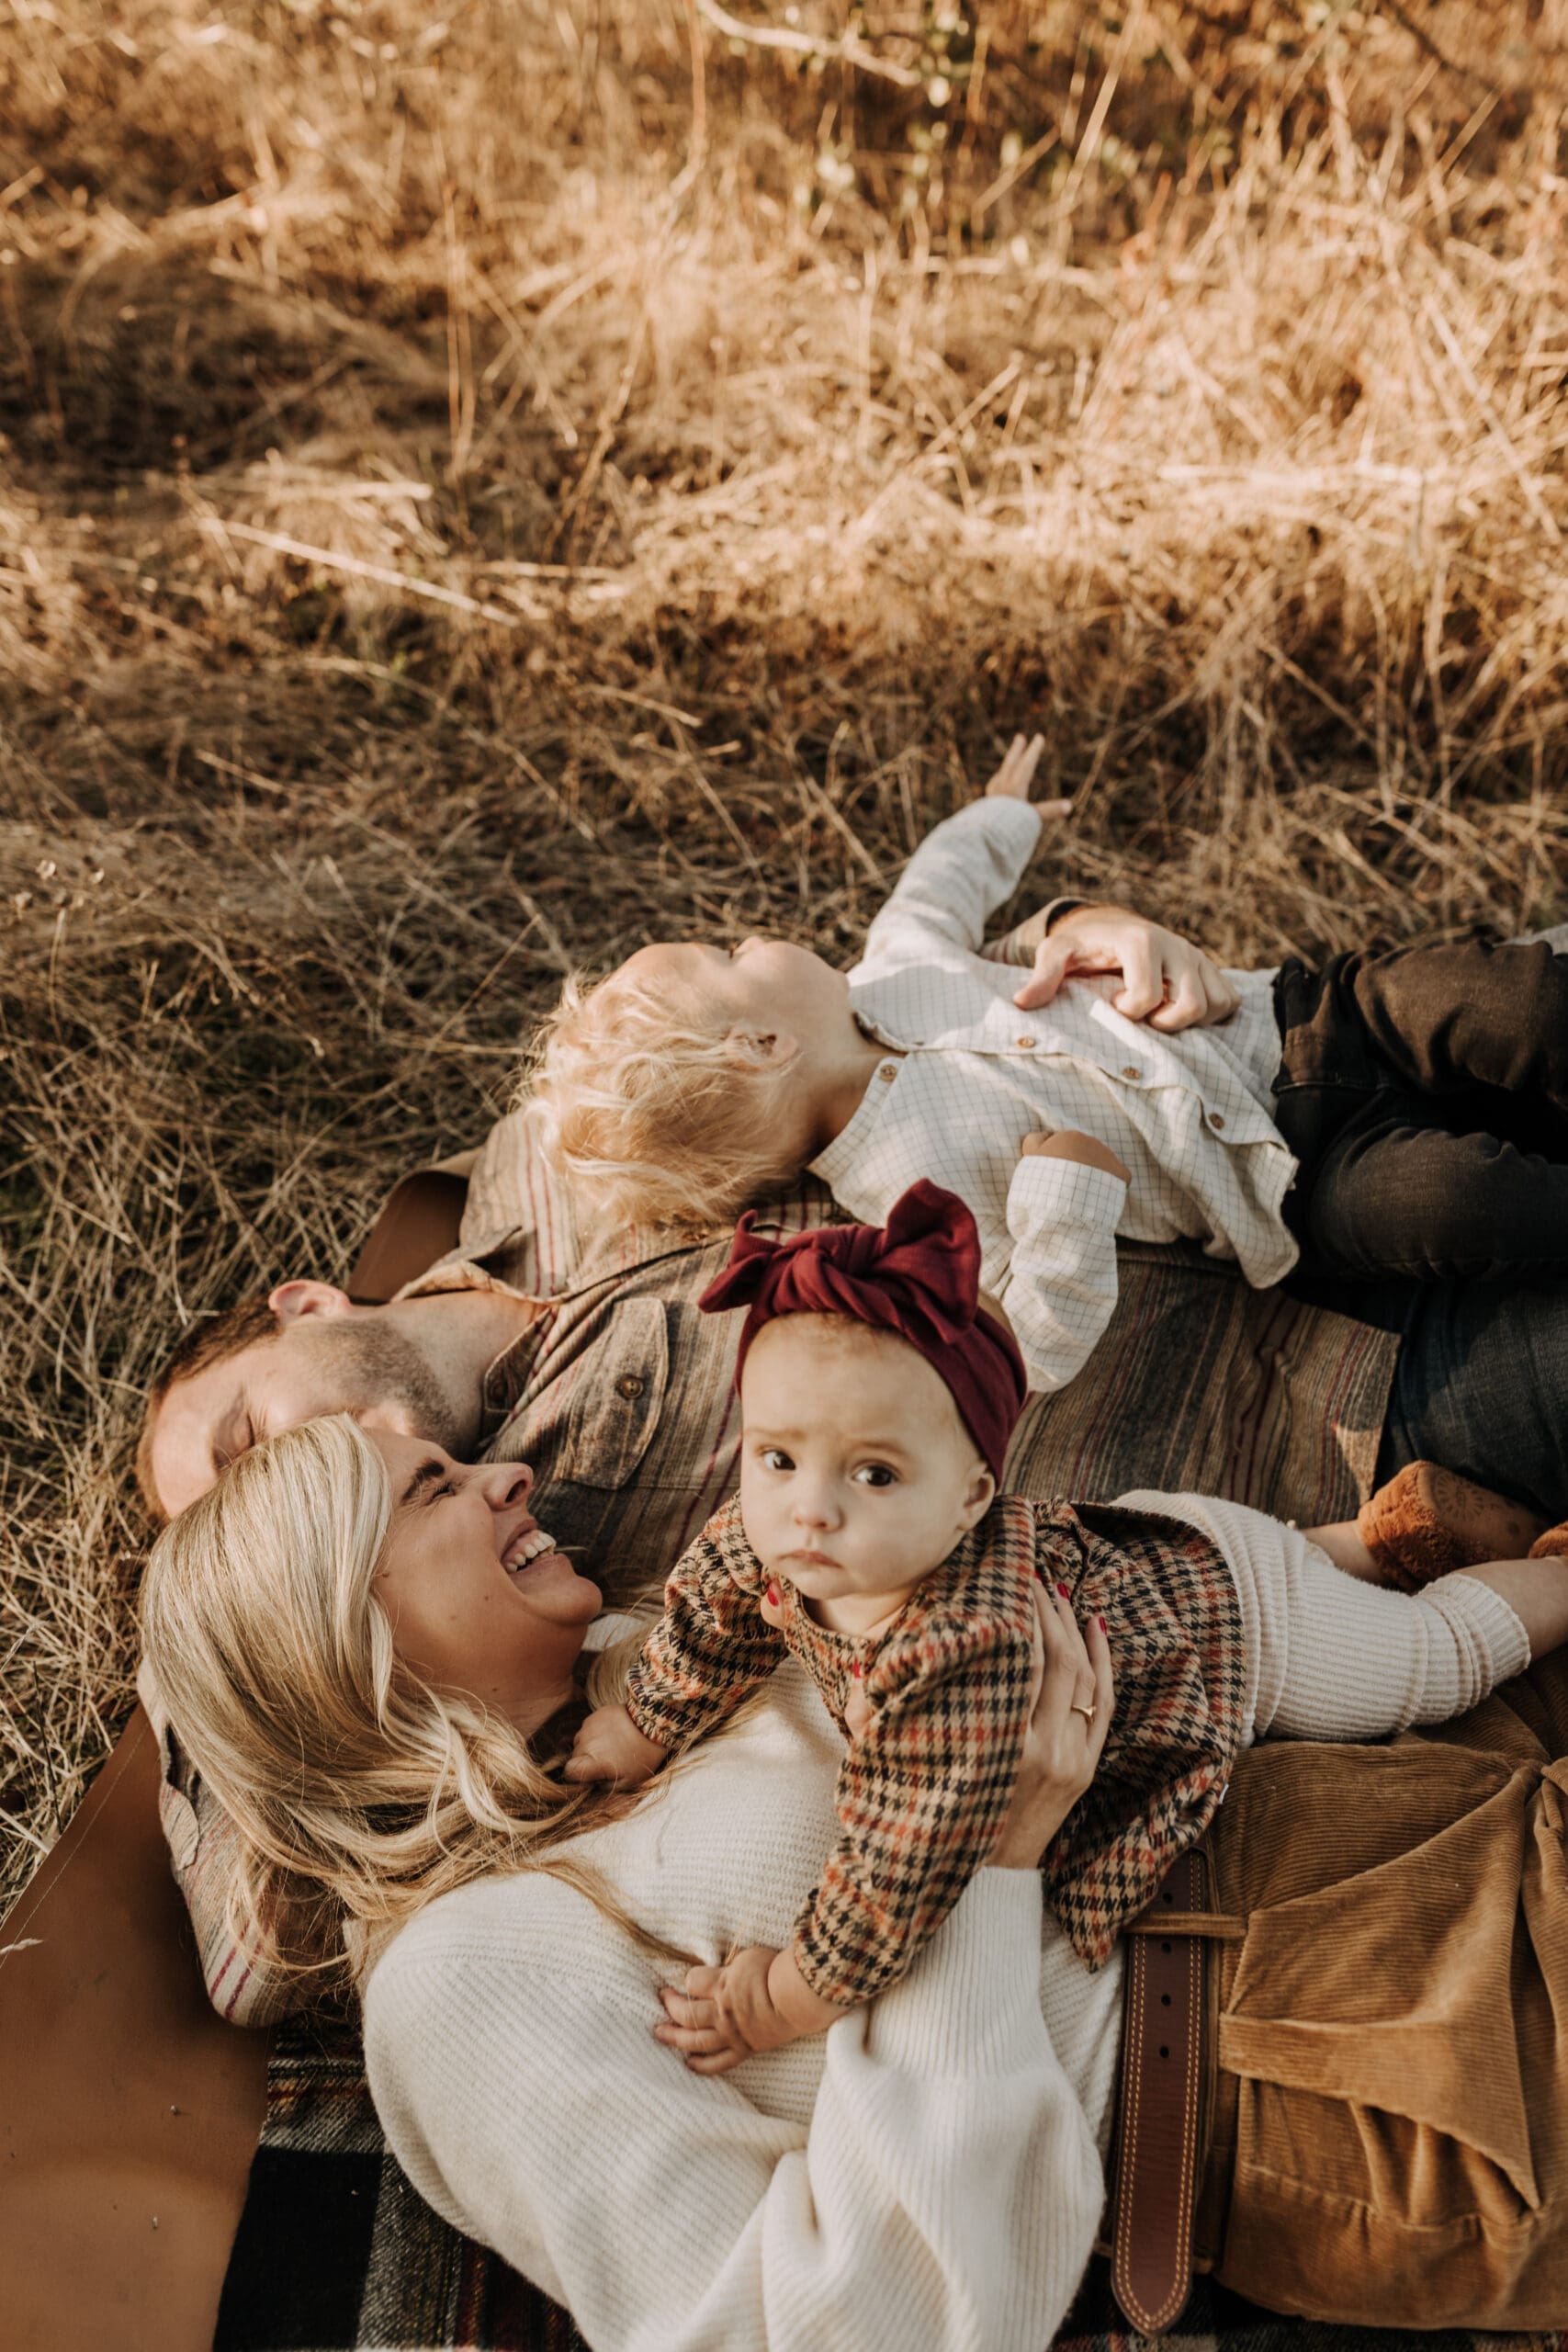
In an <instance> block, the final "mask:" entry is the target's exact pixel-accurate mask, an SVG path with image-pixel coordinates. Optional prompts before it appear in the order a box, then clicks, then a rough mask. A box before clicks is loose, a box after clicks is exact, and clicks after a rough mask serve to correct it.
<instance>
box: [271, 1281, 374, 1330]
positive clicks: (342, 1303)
mask: <svg viewBox="0 0 1568 2352" xmlns="http://www.w3.org/2000/svg"><path fill="white" fill-rule="evenodd" d="M266 1303H267V1305H268V1306H270V1307H271V1309H272V1311H273V1313H274V1314H275V1315H276V1317H277V1319H278V1321H279V1322H280V1323H296V1322H298V1321H299V1317H300V1316H302V1315H352V1314H353V1312H354V1301H353V1300H352V1299H351V1298H350V1297H349V1295H348V1293H347V1291H345V1290H339V1289H338V1288H337V1286H336V1285H335V1283H303V1282H301V1283H278V1285H277V1288H276V1290H275V1291H274V1292H273V1293H272V1294H271V1295H270V1297H269V1298H268V1300H267V1302H266Z"/></svg>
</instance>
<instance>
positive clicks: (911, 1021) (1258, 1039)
mask: <svg viewBox="0 0 1568 2352" xmlns="http://www.w3.org/2000/svg"><path fill="white" fill-rule="evenodd" d="M1039 748H1040V747H1039V743H1038V740H1036V741H1035V742H1034V743H1032V744H1031V745H1028V746H1025V745H1024V744H1023V743H1022V742H1021V741H1019V742H1015V744H1014V746H1013V748H1012V750H1011V751H1010V753H1009V755H1008V758H1007V760H1006V761H1005V762H1004V763H1003V765H1002V767H1001V768H1000V769H999V770H998V774H997V775H996V776H994V777H993V778H992V780H991V782H990V784H989V785H988V786H987V790H986V792H985V794H984V795H983V796H982V797H980V798H979V799H977V800H976V802H975V803H974V804H973V805H972V806H971V807H969V808H967V809H963V810H961V811H960V813H959V814H958V815H957V816H955V817H953V818H950V819H949V820H947V822H946V823H945V824H942V825H939V826H938V827H937V828H936V830H935V831H934V832H932V833H931V835H930V837H929V838H928V839H927V840H926V841H925V842H924V843H923V844H922V845H921V847H920V848H919V850H917V852H916V853H915V855H914V856H913V857H912V858H911V859H910V861H909V864H908V866H907V868H906V869H905V872H904V875H903V877H902V879H901V880H900V882H899V884H898V886H897V889H896V890H895V891H894V893H893V895H892V897H891V899H889V900H888V903H887V904H886V907H884V909H883V910H882V912H881V913H880V914H879V915H878V916H877V918H876V920H875V922H874V923H873V924H872V927H871V931H870V933H869V935H868V937H867V940H866V944H865V952H864V955H863V958H862V960H861V962H860V963H859V964H858V965H857V966H856V967H855V968H854V970H853V971H852V972H851V973H850V974H849V975H848V976H847V977H846V975H845V974H843V973H842V972H839V971H836V970H834V969H833V967H831V966H830V965H829V964H827V963H825V962H824V961H823V960H822V958H821V957H820V956H816V955H814V954H812V953H811V951H810V950H809V949H807V948H804V947H797V946H794V945H791V944H788V943H787V942H785V941H783V940H776V939H761V938H754V939H747V940H744V941H742V942H741V944H739V946H738V947H736V948H734V949H731V950H726V949H725V948H723V947H720V946H716V945H708V944H695V943H683V944H661V945H659V946H653V947H645V948H643V949H642V950H640V951H639V953H638V954H637V955H635V956H632V957H631V958H630V959H629V960H628V961H627V962H626V963H625V964H624V965H622V966H621V967H620V969H619V970H618V971H615V972H614V973H612V974H611V976H610V977H609V978H608V979H606V980H604V981H603V982H601V984H600V985H599V986H598V987H597V988H594V989H591V990H588V991H586V992H584V991H583V990H582V989H581V988H579V987H577V986H575V985H574V986H572V987H570V988H569V989H568V990H567V993H566V996H565V998H564V999H563V1001H562V1005H561V1007H560V1009H559V1010H558V1013H557V1014H556V1016H555V1019H554V1022H553V1024H552V1026H551V1028H550V1029H549V1031H548V1033H547V1036H546V1038H545V1040H544V1042H543V1044H542V1047H541V1050H540V1054H539V1056H538V1067H537V1072H536V1084H535V1088H534V1102H535V1105H536V1117H537V1118H538V1119H539V1121H540V1123H541V1127H542V1133H543V1136H544V1139H545V1142H546V1147H547V1150H548V1151H549V1152H550V1153H551V1155H552V1156H553V1158H554V1159H556V1161H557V1164H558V1166H559V1167H560V1168H561V1169H562V1170H563V1171H565V1172H566V1173H568V1174H570V1178H571V1180H572V1183H573V1187H574V1189H579V1190H581V1193H583V1194H584V1195H586V1196H587V1197H590V1198H593V1199H595V1200H596V1204H597V1206H598V1207H599V1209H600V1211H601V1213H603V1214H605V1215H607V1216H610V1217H612V1218H615V1219H619V1220H625V1221H636V1220H637V1219H654V1220H659V1219H684V1220H689V1221H692V1220H694V1221H696V1222H699V1223H703V1222H713V1223H728V1222H729V1221H730V1220H732V1219H733V1218H734V1216H736V1215H737V1214H738V1213H739V1210H740V1209H741V1208H742V1207H743V1206H745V1205H746V1204H748V1203H749V1202H753V1201H756V1200H759V1199H761V1198H762V1197H764V1196H765V1195H766V1194H767V1193H768V1192H769V1191H771V1190H772V1189H773V1188H774V1187H776V1186H777V1185H779V1184H781V1183H783V1182H787V1181H788V1180H790V1179H792V1178H793V1177H795V1176H796V1175H797V1174H798V1173H799V1171H800V1170H802V1169H803V1168H807V1167H808V1168H809V1169H811V1170H813V1171H814V1172H815V1173H816V1174H817V1175H818V1176H819V1177H820V1178H821V1179H822V1181H823V1182H825V1183H826V1184H827V1185H828V1186H829V1188H830V1190H831V1191H832V1193H833V1194H834V1196H835V1198H836V1199H837V1200H838V1202H839V1203H840V1205H841V1206H842V1207H843V1208H844V1209H845V1210H847V1211H848V1212H849V1214H850V1215H851V1216H855V1217H859V1218H863V1219H865V1220H867V1221H868V1222H872V1223H878V1222H880V1221H881V1220H882V1219H883V1218H885V1217H886V1215H887V1213H888V1211H889V1209H890V1208H891V1206H892V1204H893V1203H894V1201H896V1200H897V1197H898V1195H899V1194H900V1193H902V1192H903V1191H904V1190H905V1188H906V1187H907V1186H908V1185H909V1184H911V1183H913V1182H915V1181H916V1179H917V1178H919V1177H921V1176H930V1177H931V1178H932V1179H934V1180H935V1181H936V1182H940V1183H942V1184H943V1185H946V1186H947V1187H948V1188H949V1189H951V1190H952V1191H953V1192H955V1193H958V1194H959V1196H960V1197H961V1199H963V1200H964V1201H966V1202H967V1203H968V1204H969V1207H970V1208H971V1209H972V1210H973V1212H974V1214H975V1216H976V1221H977V1223H978V1226H979V1230H980V1240H981V1250H982V1256H983V1265H984V1283H985V1287H986V1289H987V1292H988V1293H990V1294H991V1295H993V1296H995V1297H996V1298H997V1299H998V1300H999V1301H1000V1302H1001V1304H1002V1305H1003V1306H1005V1308H1006V1311H1007V1314H1008V1316H1009V1317H1010V1320H1011V1323H1012V1326H1013V1329H1014V1331H1015V1333H1016V1335H1017V1339H1018V1343H1019V1346H1020V1348H1021V1351H1022V1354H1023V1360H1024V1364H1025V1367H1026V1369H1027V1372H1028V1375H1029V1383H1030V1385H1031V1387H1032V1388H1033V1389H1035V1390H1040V1391H1050V1390H1053V1389H1056V1388H1060V1387H1063V1386H1065V1385H1066V1383H1067V1382H1068V1381H1070V1380H1071V1379H1072V1378H1073V1377H1074V1375H1075V1374H1077V1372H1078V1371H1079V1370H1080V1369H1081V1368H1082V1366H1083V1364H1084V1363H1085V1362H1086V1361H1087V1359H1088V1357H1089V1353H1090V1351H1091V1350H1092V1349H1093V1347H1094V1344H1095V1342H1096V1340H1098V1339H1099V1337H1100V1333H1101V1332H1102V1331H1103V1329H1104V1328H1105V1325H1106V1322H1107V1320H1108V1318H1109V1317H1110V1315H1111V1309H1112V1307H1113V1306H1114V1304H1115V1299H1116V1241H1117V1238H1118V1237H1119V1236H1120V1237H1122V1238H1125V1239H1127V1240H1133V1241H1145V1242H1170V1241H1177V1240H1181V1239H1190V1240H1198V1241H1201V1243H1202V1245H1203V1247H1204V1248H1205V1250H1207V1251H1208V1252H1209V1253H1210V1254H1211V1255H1213V1256H1216V1257H1222V1258H1230V1259H1235V1261H1238V1262H1239V1264H1240V1267H1241V1270H1242V1272H1243V1273H1244V1274H1245V1275H1246V1277H1247V1281H1248V1282H1250V1283H1255V1284H1258V1285H1259V1286H1264V1285H1267V1284H1269V1283H1275V1282H1278V1281H1279V1280H1280V1278H1281V1277H1282V1276H1283V1275H1285V1274H1286V1273H1288V1272H1290V1270H1291V1268H1292V1265H1293V1264H1294V1263H1295V1261H1296V1258H1297V1253H1298V1243H1304V1245H1305V1248H1306V1253H1307V1258H1308V1261H1309V1265H1310V1268H1311V1270H1313V1271H1315V1272H1339V1273H1344V1272H1353V1273H1370V1272H1396V1273H1401V1274H1413V1273H1414V1274H1420V1275H1423V1276H1431V1277H1437V1276H1445V1275H1449V1274H1457V1273H1470V1274H1474V1273H1484V1274H1491V1275H1500V1274H1502V1273H1505V1272H1510V1271H1513V1272H1519V1273H1522V1274H1524V1275H1525V1276H1526V1277H1527V1278H1529V1279H1541V1278H1543V1277H1544V1276H1546V1275H1547V1274H1549V1273H1551V1272H1558V1273H1568V958H1564V957H1556V956H1552V955H1551V953H1550V951H1549V950H1548V949H1547V948H1545V947H1544V946H1534V947H1523V946H1521V947H1504V948H1495V949H1487V948H1484V947H1482V946H1479V945H1474V944H1472V945H1468V946H1461V947H1436V948H1411V949H1404V950H1401V951H1399V952H1397V953H1396V954H1394V955H1392V956H1362V955H1355V956H1337V957H1335V958H1334V959H1333V960H1332V961H1331V962H1330V963H1329V964H1327V965H1325V967H1323V968H1322V969H1321V970H1318V971H1310V970H1308V969H1307V968H1306V967H1304V966H1303V965H1301V964H1300V963H1298V962H1296V961H1295V960H1294V959H1291V960H1289V961H1288V962H1287V963H1286V965H1285V966H1284V967H1282V968H1281V970H1280V973H1279V974H1278V975H1276V974H1273V973H1269V972H1232V973H1228V974H1226V975H1224V978H1220V977H1219V976H1218V975H1213V974H1212V978H1213V988H1212V989H1210V990H1209V1001H1208V1010H1207V1012H1206V1015H1205V1023H1206V1025H1197V1026H1187V1027H1179V1028H1178V1027H1177V1026H1176V1025H1175V1023H1176V1011H1175V1008H1172V1009H1171V1012H1170V1013H1169V1015H1165V1014H1161V1013H1160V1012H1156V1014H1155V1015H1154V1016H1153V1018H1152V1019H1151V1020H1150V1021H1149V1022H1143V1023H1137V1022H1134V1021H1132V1020H1129V1019H1127V1018H1125V1017H1124V1015H1123V1014H1122V1012H1119V1011H1118V1010H1117V1008H1116V1004H1115V1002H1114V1001H1113V1000H1114V998H1115V997H1116V996H1117V995H1118V994H1119V993H1120V992H1121V990H1122V981H1121V979H1120V978H1118V977H1117V976H1115V975H1114V974H1112V975H1109V976H1101V977H1097V978H1075V979H1073V980H1072V981H1070V982H1069V983H1068V985H1067V986H1066V987H1065V988H1063V989H1061V990H1060V992H1059V993H1058V994H1057V995H1056V996H1055V999H1054V1001H1052V1002H1051V1003H1050V1004H1048V1005H1047V1006H1046V1007H1044V1009H1043V1010H1039V1011H1035V1012H1029V1013H1025V1014H1021V1013H1020V1012H1019V1009H1018V1007H1017V1005H1016V1004H1015V1003H1014V1002H1013V1001H1012V993H1013V989H1014V987H1015V984H1016V979H1017V975H1016V974H1015V973H1013V972H1010V971H1009V970H1008V969H1007V967H1005V966H1002V965H999V964H998V963H996V962H993V961H991V960H989V959H988V958H987V956H985V955H983V954H982V953H981V952H980V951H981V947H982V942H983V936H984V928H985V924H986V921H987V917H988V916H989V915H990V914H991V913H992V912H993V911H994V910H995V909H996V908H997V907H998V906H999V905H1000V904H1001V903H1002V901H1003V900H1004V899H1007V898H1008V897H1009V896H1010V894H1011V892H1012V891H1013V889H1014V888H1016V887H1017V885H1018V882H1019V880H1020V878H1021V876H1022V873H1023V870H1024V868H1025V866H1026V865H1028V863H1029V860H1030V858H1031V857H1032V854H1033V853H1034V850H1035V848H1036V846H1037V843H1038V841H1039V833H1040V820H1039V817H1038V814H1037V813H1036V811H1035V809H1033V808H1032V807H1031V805H1030V801H1029V791H1030V785H1031V780H1032V775H1033V770H1034V765H1035V763H1036V760H1037V758H1038V755H1039ZM1066 920H1067V921H1068V922H1071V921H1072V920H1073V916H1072V913H1071V910H1069V912H1068V915H1067V917H1066ZM1024 993H1026V994H1027V993H1029V991H1027V990H1026V991H1024ZM1167 1020H1168V1021H1169V1023H1170V1024H1171V1025H1169V1026H1165V1025H1162V1024H1163V1023H1166V1022H1167ZM1216 1022H1217V1023H1218V1025H1215V1024H1216ZM1505 1095H1508V1096H1511V1097H1512V1100H1511V1101H1510V1102H1508V1103H1506V1104H1505V1103H1503V1100H1502V1098H1503V1097H1504V1096H1505ZM1281 1122H1282V1123H1283V1125H1284V1132H1282V1131H1281V1124H1280V1123H1281ZM1499 1123H1501V1124H1502V1125H1503V1126H1504V1129H1505V1132H1506V1135H1507V1136H1508V1137H1509V1138H1510V1140H1508V1141H1506V1142H1505V1141H1500V1140H1498V1139H1497V1136H1496V1128H1497V1125H1498V1124H1499ZM1287 1135H1288V1136H1289V1142H1287V1140H1286V1136H1287ZM1292 1180H1293V1189H1292Z"/></svg>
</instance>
